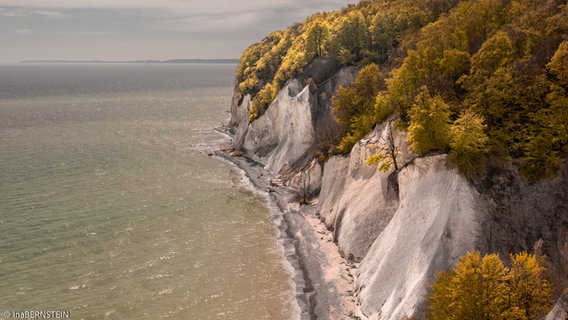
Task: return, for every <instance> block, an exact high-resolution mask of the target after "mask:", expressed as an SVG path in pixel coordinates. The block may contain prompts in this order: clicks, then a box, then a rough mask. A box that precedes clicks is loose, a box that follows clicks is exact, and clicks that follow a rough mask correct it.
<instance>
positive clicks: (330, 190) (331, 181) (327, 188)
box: [318, 156, 349, 229]
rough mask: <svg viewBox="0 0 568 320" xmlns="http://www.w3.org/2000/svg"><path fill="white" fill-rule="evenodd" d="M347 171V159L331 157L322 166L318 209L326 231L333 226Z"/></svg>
mask: <svg viewBox="0 0 568 320" xmlns="http://www.w3.org/2000/svg"><path fill="white" fill-rule="evenodd" d="M348 170H349V158H347V157H341V156H334V157H331V158H330V159H329V160H328V161H327V162H326V163H325V165H324V168H323V178H322V185H321V191H320V195H319V202H318V204H319V208H318V209H319V214H320V219H321V220H322V221H323V223H325V226H326V227H327V228H328V229H331V228H332V227H333V225H334V224H335V219H336V217H337V211H338V210H337V205H338V200H339V198H341V195H342V192H343V188H344V186H345V180H346V179H347V172H348Z"/></svg>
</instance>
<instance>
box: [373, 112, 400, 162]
mask: <svg viewBox="0 0 568 320" xmlns="http://www.w3.org/2000/svg"><path fill="white" fill-rule="evenodd" d="M379 145H382V146H379V147H378V150H377V152H376V153H375V154H374V155H372V156H370V157H368V158H367V160H366V162H367V164H368V165H377V164H380V165H379V171H382V172H386V171H388V170H389V169H390V167H391V165H394V170H395V171H396V170H398V163H397V162H396V157H397V156H398V155H399V154H400V151H399V150H398V146H397V145H396V143H395V141H394V136H393V133H392V124H391V123H390V122H389V123H388V124H387V128H386V137H381V139H380V140H379Z"/></svg>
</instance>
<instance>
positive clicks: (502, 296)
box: [429, 252, 551, 320]
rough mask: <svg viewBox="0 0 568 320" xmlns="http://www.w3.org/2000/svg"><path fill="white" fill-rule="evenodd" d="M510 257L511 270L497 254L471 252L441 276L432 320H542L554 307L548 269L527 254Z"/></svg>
mask: <svg viewBox="0 0 568 320" xmlns="http://www.w3.org/2000/svg"><path fill="white" fill-rule="evenodd" d="M510 258H511V261H512V262H511V267H510V268H507V267H506V266H505V265H504V264H503V262H502V261H501V259H500V258H499V256H498V255H496V254H489V255H486V256H483V257H482V256H481V254H480V253H479V252H470V253H468V254H467V255H465V256H464V257H462V258H461V259H460V260H459V261H458V263H457V264H456V266H455V268H454V269H452V270H449V271H446V272H441V273H439V274H438V275H437V277H436V282H435V283H434V284H433V286H432V294H431V296H430V310H429V319H431V320H437V319H444V320H446V319H449V320H451V319H456V320H457V319H490V320H491V319H496V320H497V319H498V320H501V319H502V320H509V319H511V320H513V319H525V320H533V319H542V318H543V316H544V315H545V314H546V312H547V311H548V310H549V308H550V306H551V303H550V301H551V290H550V284H549V283H548V281H547V280H546V279H545V268H544V267H543V266H542V265H541V263H540V262H539V259H538V258H537V257H536V256H535V255H529V254H528V253H526V252H523V253H519V254H517V255H511V257H510Z"/></svg>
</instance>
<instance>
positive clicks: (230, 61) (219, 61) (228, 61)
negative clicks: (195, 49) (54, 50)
mask: <svg viewBox="0 0 568 320" xmlns="http://www.w3.org/2000/svg"><path fill="white" fill-rule="evenodd" d="M20 63H144V64H150V63H152V64H157V63H162V64H163V63H172V64H173V63H203V64H206V63H216V64H237V63H239V59H174V60H134V61H107V60H23V61H21V62H20Z"/></svg>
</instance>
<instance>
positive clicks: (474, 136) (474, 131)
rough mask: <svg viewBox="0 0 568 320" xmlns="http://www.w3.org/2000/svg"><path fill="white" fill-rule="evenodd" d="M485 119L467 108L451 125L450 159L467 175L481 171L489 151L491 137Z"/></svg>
mask: <svg viewBox="0 0 568 320" xmlns="http://www.w3.org/2000/svg"><path fill="white" fill-rule="evenodd" d="M485 128H486V125H485V124H484V119H483V117H481V116H480V115H477V114H476V113H475V112H473V111H472V110H471V109H468V110H466V111H465V112H464V113H463V114H462V115H461V116H460V118H459V119H457V120H456V121H455V122H454V123H453V125H452V126H451V127H450V148H451V150H452V152H451V156H450V159H451V160H452V162H453V163H455V164H456V165H457V166H458V168H460V169H461V170H462V172H464V173H465V174H466V175H472V174H474V173H476V172H478V171H479V169H480V168H481V165H482V164H483V158H484V156H485V153H486V152H487V151H488V148H487V143H488V141H489V138H488V137H487V134H486V133H485Z"/></svg>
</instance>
